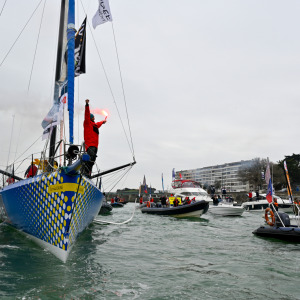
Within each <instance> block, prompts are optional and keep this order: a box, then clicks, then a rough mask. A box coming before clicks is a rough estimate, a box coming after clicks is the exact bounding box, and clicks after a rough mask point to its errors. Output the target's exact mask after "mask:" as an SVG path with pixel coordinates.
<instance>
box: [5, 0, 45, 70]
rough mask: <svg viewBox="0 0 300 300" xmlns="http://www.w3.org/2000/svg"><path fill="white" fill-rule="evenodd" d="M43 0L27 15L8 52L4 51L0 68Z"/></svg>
mask: <svg viewBox="0 0 300 300" xmlns="http://www.w3.org/2000/svg"><path fill="white" fill-rule="evenodd" d="M42 1H43V0H41V1H40V2H39V4H38V5H37V7H36V8H35V10H34V11H33V13H32V14H31V16H30V17H29V19H28V21H27V22H26V24H25V26H24V27H23V28H22V30H21V32H20V33H19V35H18V36H17V38H16V40H15V41H14V43H13V44H12V46H11V47H10V48H9V50H8V52H7V53H6V55H5V56H4V58H3V60H2V61H1V63H0V68H1V66H2V64H3V63H4V61H5V60H6V58H7V56H8V54H9V53H10V51H11V50H12V48H13V47H14V46H15V44H16V42H17V41H18V39H19V37H20V36H21V34H22V33H23V31H24V30H25V28H26V26H27V25H28V23H29V21H30V20H31V18H32V17H33V15H34V14H35V12H36V10H37V9H38V7H39V6H40V4H41V2H42Z"/></svg>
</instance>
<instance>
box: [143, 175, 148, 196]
mask: <svg viewBox="0 0 300 300" xmlns="http://www.w3.org/2000/svg"><path fill="white" fill-rule="evenodd" d="M143 186H144V192H145V194H147V193H148V191H147V184H146V177H145V175H144V181H143Z"/></svg>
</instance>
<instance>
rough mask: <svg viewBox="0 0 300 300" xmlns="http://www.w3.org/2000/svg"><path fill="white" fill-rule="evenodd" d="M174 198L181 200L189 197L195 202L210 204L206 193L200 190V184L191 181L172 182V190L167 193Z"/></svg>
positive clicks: (210, 200) (210, 201)
mask: <svg viewBox="0 0 300 300" xmlns="http://www.w3.org/2000/svg"><path fill="white" fill-rule="evenodd" d="M169 192H170V193H171V194H173V195H174V196H175V197H181V198H182V199H183V200H184V199H185V198H186V197H189V198H190V199H191V200H192V199H194V200H195V201H202V200H204V201H207V202H209V203H212V199H211V198H210V196H209V195H208V193H207V192H206V191H205V190H204V189H202V188H201V186H200V184H199V183H197V182H195V181H193V180H184V179H180V180H174V181H173V182H172V189H171V190H170V191H169Z"/></svg>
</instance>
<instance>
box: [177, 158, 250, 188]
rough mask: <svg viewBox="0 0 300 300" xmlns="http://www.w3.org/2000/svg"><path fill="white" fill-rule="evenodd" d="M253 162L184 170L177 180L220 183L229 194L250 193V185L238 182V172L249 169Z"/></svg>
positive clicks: (206, 183) (246, 161)
mask: <svg viewBox="0 0 300 300" xmlns="http://www.w3.org/2000/svg"><path fill="white" fill-rule="evenodd" d="M252 163H253V160H242V161H239V162H232V163H226V164H222V165H215V166H210V167H204V168H197V169H191V170H182V171H177V172H176V178H177V179H179V178H180V174H181V176H182V178H183V179H190V180H194V181H197V182H200V183H201V184H202V185H207V186H209V185H216V183H217V182H220V184H221V188H225V189H226V191H227V192H241V191H248V190H249V184H248V183H247V184H244V183H242V182H241V181H239V180H238V170H239V169H240V168H243V167H248V166H250V165H251V164H252Z"/></svg>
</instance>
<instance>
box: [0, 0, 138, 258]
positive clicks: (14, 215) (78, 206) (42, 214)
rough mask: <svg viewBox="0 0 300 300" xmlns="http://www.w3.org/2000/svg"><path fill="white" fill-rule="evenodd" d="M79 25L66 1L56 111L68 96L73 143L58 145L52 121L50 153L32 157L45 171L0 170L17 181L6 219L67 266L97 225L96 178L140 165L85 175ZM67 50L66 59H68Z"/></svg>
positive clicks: (4, 210) (1, 205)
mask: <svg viewBox="0 0 300 300" xmlns="http://www.w3.org/2000/svg"><path fill="white" fill-rule="evenodd" d="M74 24H75V1H74V0H69V1H68V0H61V11H60V25H59V40H58V49H57V62H56V77H55V88H54V104H53V109H52V113H53V111H54V112H55V110H56V113H57V114H56V115H58V110H59V104H60V99H61V97H62V96H64V95H66V94H67V98H68V110H69V137H70V138H69V142H66V141H65V140H64V139H60V140H59V141H58V142H57V139H58V138H57V135H58V134H57V124H56V123H57V122H54V121H53V120H52V123H51V124H49V126H48V127H46V130H45V131H47V130H48V132H49V140H50V146H49V152H48V151H47V152H48V154H47V153H46V150H44V151H43V152H42V155H41V159H40V160H37V161H34V160H33V158H32V165H36V166H38V169H39V171H40V173H37V174H31V175H32V177H30V176H29V177H28V178H25V179H23V178H21V177H19V176H17V175H16V174H14V169H12V171H11V172H8V171H4V170H0V173H2V174H3V175H5V176H8V177H9V178H10V179H12V181H11V182H9V183H10V184H8V185H5V186H4V187H3V188H2V190H0V215H1V216H0V217H1V219H2V220H3V221H4V222H5V223H6V224H9V225H11V226H13V227H14V228H16V229H17V230H19V231H21V232H22V233H24V234H25V235H27V236H28V237H29V238H30V239H32V240H34V241H35V242H36V243H37V244H38V245H40V246H42V247H43V248H44V249H47V250H48V251H50V252H51V253H52V254H54V255H55V256H56V257H57V258H59V259H60V260H61V261H63V262H66V261H67V258H68V255H69V253H70V251H71V249H72V247H73V245H74V243H75V241H76V239H77V238H78V236H79V235H80V233H82V232H83V231H84V230H85V229H86V228H87V226H89V224H91V223H92V222H93V220H94V218H95V217H96V216H97V215H98V212H99V211H100V208H101V205H102V203H103V198H104V197H103V194H102V192H101V191H100V189H99V188H98V187H97V186H96V184H95V183H94V181H93V179H94V178H98V177H101V176H103V175H105V174H108V173H110V172H114V171H117V170H120V169H124V168H127V167H130V166H132V165H134V164H135V161H133V162H132V163H129V164H126V165H122V166H119V167H116V168H112V169H110V170H106V171H104V172H98V173H97V174H94V175H92V176H88V177H87V176H86V175H84V172H83V171H82V169H83V166H84V164H85V163H86V162H87V161H89V159H90V157H89V155H88V154H87V153H86V152H85V147H84V143H82V144H81V145H75V144H74V142H73V135H74V134H73V122H74V77H75V74H74V72H75V66H74V44H75V43H74V40H75V33H76V30H75V29H74ZM64 40H66V41H67V47H65V46H66V45H64ZM65 48H67V59H64V55H65ZM63 64H66V72H65V73H66V74H67V76H64V74H63V72H64V69H65V68H64V67H62V66H63ZM55 121H57V119H56V120H55ZM61 145H62V146H63V147H62V148H63V149H62V155H61V158H62V160H63V162H62V166H61V167H56V166H55V160H56V159H57V158H58V157H59V156H58V154H57V152H58V149H59V148H60V146H61Z"/></svg>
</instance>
